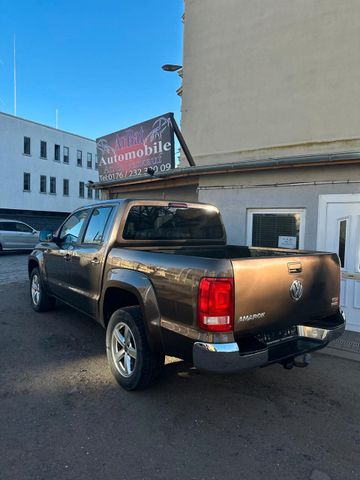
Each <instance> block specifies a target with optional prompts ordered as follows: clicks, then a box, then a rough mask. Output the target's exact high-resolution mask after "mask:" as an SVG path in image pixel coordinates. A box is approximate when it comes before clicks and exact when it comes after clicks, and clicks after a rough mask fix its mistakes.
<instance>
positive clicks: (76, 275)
mask: <svg viewBox="0 0 360 480" xmlns="http://www.w3.org/2000/svg"><path fill="white" fill-rule="evenodd" d="M40 242H41V243H40V244H39V245H37V246H36V248H35V250H34V251H33V252H32V253H31V255H30V257H29V262H28V267H29V277H30V297H31V302H32V306H33V308H34V309H35V310H36V311H39V312H41V311H45V310H49V309H51V308H53V307H54V305H55V299H59V300H61V301H63V302H66V303H67V304H69V305H71V306H73V307H75V308H77V309H78V310H81V311H82V312H84V313H85V314H87V315H89V316H90V317H93V318H94V319H96V320H97V321H98V322H99V323H101V325H103V326H104V327H105V328H106V350H107V357H108V361H109V365H110V368H111V371H112V373H113V374H114V376H115V378H116V380H117V381H118V383H119V384H120V385H121V386H123V387H124V388H125V389H127V390H134V389H137V388H144V387H146V386H147V385H149V384H150V383H151V382H152V381H153V380H154V379H155V378H156V377H157V376H158V375H159V374H160V372H161V368H162V366H163V364H164V356H165V355H172V356H175V357H179V358H183V359H185V360H190V361H192V362H193V363H194V365H195V366H196V367H198V368H199V369H203V370H208V371H211V372H220V373H221V372H236V371H239V370H242V369H245V368H253V367H258V366H264V365H269V364H272V363H280V364H282V365H284V366H285V367H286V368H291V367H292V366H293V365H301V366H303V365H306V363H307V362H306V361H304V356H306V355H307V354H308V353H309V352H311V351H315V350H319V349H320V348H323V347H325V346H326V345H327V344H328V342H329V341H330V340H332V339H334V338H336V337H338V336H339V335H341V333H342V332H343V330H344V326H345V320H344V316H343V314H342V312H341V310H340V309H339V283H340V271H339V260H338V257H337V255H336V254H335V253H324V252H309V251H298V250H286V249H270V248H251V247H246V246H238V245H227V244H226V235H225V230H224V227H223V224H222V221H221V217H220V213H219V211H218V210H217V208H215V207H213V206H211V205H205V204H200V203H182V202H168V201H157V200H156V201H155V200H109V201H105V202H99V203H97V204H93V205H89V206H86V207H83V208H80V209H78V210H76V211H75V212H74V213H73V214H72V215H70V216H69V217H68V218H67V219H66V220H65V222H64V223H63V225H62V226H61V227H60V228H59V230H58V231H57V232H56V234H55V235H53V234H52V233H51V232H50V231H42V232H40ZM299 358H303V361H299V360H298V359H299Z"/></svg>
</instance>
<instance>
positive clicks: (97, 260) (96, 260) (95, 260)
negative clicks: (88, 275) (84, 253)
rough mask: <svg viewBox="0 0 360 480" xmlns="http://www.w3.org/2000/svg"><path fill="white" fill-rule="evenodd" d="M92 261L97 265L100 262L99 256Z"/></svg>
mask: <svg viewBox="0 0 360 480" xmlns="http://www.w3.org/2000/svg"><path fill="white" fill-rule="evenodd" d="M91 263H92V264H93V265H97V264H98V263H100V260H99V259H98V258H97V257H95V258H93V259H92V260H91Z"/></svg>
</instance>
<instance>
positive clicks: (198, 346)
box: [193, 312, 345, 373]
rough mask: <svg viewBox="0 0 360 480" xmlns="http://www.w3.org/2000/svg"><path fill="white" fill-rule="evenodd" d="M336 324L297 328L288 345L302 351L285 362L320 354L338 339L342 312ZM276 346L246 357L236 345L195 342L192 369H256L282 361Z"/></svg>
mask: <svg viewBox="0 0 360 480" xmlns="http://www.w3.org/2000/svg"><path fill="white" fill-rule="evenodd" d="M337 317H338V320H339V321H338V323H337V324H336V325H333V326H332V327H331V328H330V327H329V328H323V327H321V328H320V327H316V328H315V327H308V326H306V325H298V326H297V333H298V335H297V336H296V337H294V339H289V341H288V342H283V343H288V344H289V343H290V342H291V341H294V343H295V342H299V340H300V341H301V340H302V342H301V346H302V350H301V351H300V350H299V351H297V350H296V349H294V351H293V352H292V353H290V354H289V355H288V358H291V357H296V356H297V355H302V354H304V353H305V352H306V351H314V350H320V349H321V348H324V347H326V345H327V344H328V343H329V342H330V341H332V340H335V339H336V338H338V337H340V335H342V333H343V332H344V330H345V317H344V314H343V313H342V312H339V313H338V316H337ZM280 343H281V342H279V343H278V344H277V345H276V346H275V345H271V344H270V345H268V346H265V345H264V348H263V349H260V350H257V351H255V352H251V353H248V354H244V353H243V354H242V353H241V352H240V350H239V347H238V344H237V343H235V342H234V343H205V342H195V343H194V346H193V362H194V366H195V367H197V368H199V369H201V370H207V371H209V372H214V373H233V372H237V371H240V370H244V369H248V368H254V367H260V366H264V365H267V364H269V363H276V361H277V360H279V361H280V360H284V359H285V358H287V357H286V355H285V356H282V357H281V356H280V357H279V358H278V359H277V358H276V353H275V356H274V352H272V349H273V347H274V349H276V347H278V346H279V345H280Z"/></svg>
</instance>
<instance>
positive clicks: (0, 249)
mask: <svg viewBox="0 0 360 480" xmlns="http://www.w3.org/2000/svg"><path fill="white" fill-rule="evenodd" d="M2 249H3V248H2V245H1V243H0V252H2Z"/></svg>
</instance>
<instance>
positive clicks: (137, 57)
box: [0, 0, 183, 138]
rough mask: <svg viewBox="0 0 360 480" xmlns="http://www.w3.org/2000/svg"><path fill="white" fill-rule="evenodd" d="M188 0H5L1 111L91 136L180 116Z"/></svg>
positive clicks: (0, 7) (1, 9)
mask: <svg viewBox="0 0 360 480" xmlns="http://www.w3.org/2000/svg"><path fill="white" fill-rule="evenodd" d="M182 14H183V1H182V0H156V1H152V2H151V1H149V0H0V111H2V112H6V113H10V114H13V112H14V102H13V41H14V40H13V39H14V35H15V37H16V70H17V116H19V117H22V118H27V119H29V120H33V121H36V122H39V123H43V124H46V125H50V126H55V118H56V114H55V112H56V109H58V128H60V129H61V130H65V131H69V132H72V133H76V134H78V135H83V136H85V137H89V138H97V137H99V136H102V135H105V134H107V133H111V132H113V131H116V130H120V129H122V128H126V127H128V126H131V125H133V124H135V123H138V122H141V121H143V120H147V119H149V118H152V117H155V116H157V115H160V114H162V113H166V112H174V114H175V118H176V120H177V121H178V123H179V122H180V98H179V97H178V96H177V95H176V89H177V88H178V87H179V86H180V84H181V81H180V80H181V79H180V77H179V76H178V75H177V73H170V72H164V71H163V70H162V69H161V66H162V65H163V64H165V63H173V64H179V65H181V64H182V34H183V31H182V29H183V25H182V22H181V16H182Z"/></svg>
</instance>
